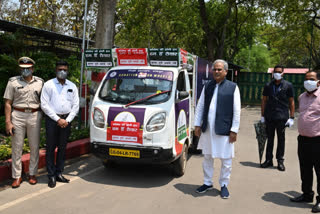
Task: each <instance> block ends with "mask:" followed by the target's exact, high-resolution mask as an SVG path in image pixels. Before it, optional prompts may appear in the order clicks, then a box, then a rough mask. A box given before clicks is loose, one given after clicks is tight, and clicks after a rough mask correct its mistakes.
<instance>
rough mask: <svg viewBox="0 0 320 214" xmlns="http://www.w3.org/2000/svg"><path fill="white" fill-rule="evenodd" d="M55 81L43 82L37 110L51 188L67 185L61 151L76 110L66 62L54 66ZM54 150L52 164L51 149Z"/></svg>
mask: <svg viewBox="0 0 320 214" xmlns="http://www.w3.org/2000/svg"><path fill="white" fill-rule="evenodd" d="M56 75H57V77H56V78H53V79H51V80H49V81H47V82H46V83H45V84H44V86H43V89H42V94H41V108H42V110H43V112H44V113H45V114H46V116H47V117H46V138H47V145H46V164H47V171H48V178H49V181H48V186H49V187H50V188H54V187H55V186H56V181H58V182H63V183H68V182H69V180H68V179H67V178H65V177H64V176H63V175H62V172H63V169H64V160H65V149H66V145H67V140H68V137H69V135H70V131H71V124H70V123H71V121H72V120H73V119H74V117H75V116H76V115H77V113H78V111H79V97H78V89H77V87H76V85H75V84H74V83H72V82H71V81H69V80H67V79H66V78H67V75H68V63H67V62H65V61H58V62H57V63H56ZM56 147H58V153H57V158H56V163H55V162H54V157H55V155H54V154H55V149H56Z"/></svg>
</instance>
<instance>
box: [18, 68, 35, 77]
mask: <svg viewBox="0 0 320 214" xmlns="http://www.w3.org/2000/svg"><path fill="white" fill-rule="evenodd" d="M31 74H32V71H31V70H30V69H28V68H24V69H22V71H21V75H22V76H23V77H28V76H31Z"/></svg>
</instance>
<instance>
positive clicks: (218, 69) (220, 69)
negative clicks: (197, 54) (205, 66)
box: [213, 68, 223, 71]
mask: <svg viewBox="0 0 320 214" xmlns="http://www.w3.org/2000/svg"><path fill="white" fill-rule="evenodd" d="M222 70H223V69H222V68H217V69H216V68H214V69H213V71H222Z"/></svg>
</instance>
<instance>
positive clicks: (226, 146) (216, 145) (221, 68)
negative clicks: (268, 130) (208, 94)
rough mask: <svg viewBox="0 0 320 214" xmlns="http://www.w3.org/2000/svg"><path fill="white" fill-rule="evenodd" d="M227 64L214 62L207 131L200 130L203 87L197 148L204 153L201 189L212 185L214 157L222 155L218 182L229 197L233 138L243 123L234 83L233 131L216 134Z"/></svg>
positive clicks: (207, 188)
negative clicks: (220, 97) (212, 89)
mask: <svg viewBox="0 0 320 214" xmlns="http://www.w3.org/2000/svg"><path fill="white" fill-rule="evenodd" d="M227 70H228V64H227V63H226V62H225V61H223V60H216V61H215V62H214V64H213V71H214V79H215V81H216V83H217V84H216V86H215V89H214V94H213V96H212V99H211V102H210V106H209V112H208V124H207V128H206V131H205V132H203V133H201V128H200V126H201V123H202V122H203V113H204V102H205V93H204V91H205V88H203V90H202V93H201V96H200V99H199V102H198V105H197V108H196V114H195V134H196V135H197V136H199V135H200V133H201V136H200V139H199V144H198V149H201V150H202V154H203V155H204V160H203V172H204V185H202V186H201V187H199V188H198V189H197V192H198V193H204V192H206V191H207V190H209V189H212V187H213V182H212V177H213V171H214V168H213V161H214V158H220V160H221V171H220V179H219V184H220V186H221V197H222V198H229V191H228V189H227V186H228V184H229V180H230V174H231V167H232V158H233V157H234V142H235V141H236V137H237V133H238V130H239V126H240V111H241V103H240V92H239V88H238V86H236V87H235V90H234V94H233V117H232V126H231V129H230V135H229V136H225V135H217V134H216V133H215V120H216V110H217V99H218V91H219V85H220V83H221V82H222V81H223V80H224V79H225V76H226V74H227Z"/></svg>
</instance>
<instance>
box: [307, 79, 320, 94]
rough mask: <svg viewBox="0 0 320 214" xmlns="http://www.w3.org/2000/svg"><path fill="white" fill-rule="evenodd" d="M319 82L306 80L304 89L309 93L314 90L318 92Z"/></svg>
mask: <svg viewBox="0 0 320 214" xmlns="http://www.w3.org/2000/svg"><path fill="white" fill-rule="evenodd" d="M318 81H319V80H317V81H315V80H305V81H304V82H303V85H304V88H305V89H306V90H307V91H309V92H311V91H314V90H316V89H317V88H318V85H317V84H318Z"/></svg>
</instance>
